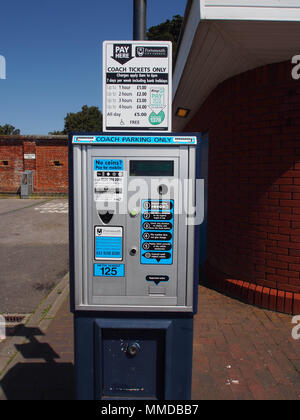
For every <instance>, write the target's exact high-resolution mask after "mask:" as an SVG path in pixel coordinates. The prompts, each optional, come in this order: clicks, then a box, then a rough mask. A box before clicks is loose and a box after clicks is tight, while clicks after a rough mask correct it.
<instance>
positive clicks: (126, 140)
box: [72, 133, 197, 146]
mask: <svg viewBox="0 0 300 420" xmlns="http://www.w3.org/2000/svg"><path fill="white" fill-rule="evenodd" d="M72 144H77V145H78V144H93V145H129V146H139V145H163V146H167V145H170V146H172V145H173V146H178V145H181V144H184V145H185V146H194V145H196V144H197V135H191V134H185V135H180V134H179V135H177V134H169V135H159V134H149V133H140V134H134V135H132V134H131V133H128V134H126V133H122V134H119V133H118V134H106V133H99V134H92V135H89V134H73V135H72Z"/></svg>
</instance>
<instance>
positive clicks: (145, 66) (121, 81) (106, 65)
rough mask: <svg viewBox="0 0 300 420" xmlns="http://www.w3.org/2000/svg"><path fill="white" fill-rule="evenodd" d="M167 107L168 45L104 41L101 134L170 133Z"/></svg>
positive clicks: (169, 86) (169, 84)
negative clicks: (102, 131)
mask: <svg viewBox="0 0 300 420" xmlns="http://www.w3.org/2000/svg"><path fill="white" fill-rule="evenodd" d="M171 104H172V43H171V42H167V41H159V42H153V41H104V43H103V130H104V131H124V132H125V131H126V132H131V131H152V132H153V131H158V132H168V131H171V130H172V121H171V116H172V114H171Z"/></svg>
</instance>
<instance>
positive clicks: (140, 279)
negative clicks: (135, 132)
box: [74, 145, 195, 311]
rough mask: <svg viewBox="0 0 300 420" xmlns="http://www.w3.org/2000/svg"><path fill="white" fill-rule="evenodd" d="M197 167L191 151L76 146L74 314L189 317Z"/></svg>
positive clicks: (188, 148)
mask: <svg viewBox="0 0 300 420" xmlns="http://www.w3.org/2000/svg"><path fill="white" fill-rule="evenodd" d="M162 162H163V164H162ZM194 167H195V160H194V148H193V147H184V146H181V147H179V146H178V147H177V146H174V147H162V146H159V147H156V148H155V147H135V146H130V147H118V146H113V147H107V146H101V147H99V146H98V147H97V146H96V147H95V146H90V145H88V146H74V185H76V188H75V191H76V193H75V195H74V198H75V200H74V202H75V205H74V226H75V232H74V234H75V237H74V243H75V261H76V265H75V291H76V294H75V295H76V308H77V309H82V310H127V311H130V310H136V311H158V310H159V311H192V289H193V270H191V267H193V260H194V255H193V249H192V248H191V246H189V242H190V241H193V229H191V228H190V227H189V226H187V223H186V212H185V211H184V209H182V208H180V206H182V205H183V201H184V200H188V199H189V197H188V196H189V195H193V191H192V190H191V189H190V190H189V188H191V187H190V186H188V185H189V184H188V183H186V181H185V180H187V179H188V178H189V177H190V176H194ZM192 189H193V188H192ZM76 244H78V246H76ZM81 244H82V246H81ZM188 267H189V268H188Z"/></svg>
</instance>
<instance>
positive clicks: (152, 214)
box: [141, 200, 174, 265]
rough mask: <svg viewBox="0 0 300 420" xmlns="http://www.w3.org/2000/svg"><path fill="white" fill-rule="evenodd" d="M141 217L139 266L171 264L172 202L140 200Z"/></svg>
mask: <svg viewBox="0 0 300 420" xmlns="http://www.w3.org/2000/svg"><path fill="white" fill-rule="evenodd" d="M141 216H142V217H141V223H142V225H141V264H159V265H167V264H172V263H173V235H174V200H142V215H141Z"/></svg>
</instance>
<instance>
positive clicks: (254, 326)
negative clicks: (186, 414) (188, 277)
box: [192, 286, 300, 400]
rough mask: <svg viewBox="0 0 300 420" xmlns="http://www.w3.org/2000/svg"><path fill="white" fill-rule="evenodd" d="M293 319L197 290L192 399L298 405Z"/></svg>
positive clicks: (299, 367) (299, 350)
mask: <svg viewBox="0 0 300 420" xmlns="http://www.w3.org/2000/svg"><path fill="white" fill-rule="evenodd" d="M291 321H292V317H291V316H289V315H285V314H280V313H275V312H271V311H267V310H263V309H259V308H256V307H253V306H250V305H247V304H244V303H242V302H240V301H238V300H235V299H232V298H229V297H226V296H224V295H222V294H220V293H218V292H216V291H214V290H210V289H207V288H205V287H203V286H200V287H199V304H198V314H197V315H196V317H195V332H194V362H193V386H192V398H193V399H195V400H203V399H214V400H215V399H217V400H227V399H229V400H232V399H234V400H300V340H294V339H293V338H292V336H291V332H292V328H293V327H294V325H293V324H292V323H291Z"/></svg>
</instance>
